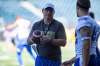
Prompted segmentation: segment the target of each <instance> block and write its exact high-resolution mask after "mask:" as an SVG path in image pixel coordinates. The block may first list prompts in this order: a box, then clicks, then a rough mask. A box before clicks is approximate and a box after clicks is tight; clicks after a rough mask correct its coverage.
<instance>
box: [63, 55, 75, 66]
mask: <svg viewBox="0 0 100 66" xmlns="http://www.w3.org/2000/svg"><path fill="white" fill-rule="evenodd" d="M75 59H76V57H73V58H72V59H70V60H68V61H65V62H63V63H62V64H61V66H67V65H70V66H72V64H73V63H74V62H75Z"/></svg>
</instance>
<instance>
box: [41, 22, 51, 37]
mask: <svg viewBox="0 0 100 66" xmlns="http://www.w3.org/2000/svg"><path fill="white" fill-rule="evenodd" d="M41 27H42V30H43V33H44V35H47V33H48V31H49V28H50V24H44V23H42V25H41Z"/></svg>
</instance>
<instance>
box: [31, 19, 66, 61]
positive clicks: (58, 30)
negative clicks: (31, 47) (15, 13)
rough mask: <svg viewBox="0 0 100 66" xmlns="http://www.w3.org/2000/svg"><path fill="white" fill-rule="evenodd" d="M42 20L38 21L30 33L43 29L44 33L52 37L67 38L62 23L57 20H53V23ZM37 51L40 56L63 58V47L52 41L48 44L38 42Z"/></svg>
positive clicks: (52, 58)
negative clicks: (47, 23)
mask: <svg viewBox="0 0 100 66" xmlns="http://www.w3.org/2000/svg"><path fill="white" fill-rule="evenodd" d="M43 21H44V20H41V21H39V22H36V23H35V24H34V25H33V27H32V30H31V33H30V35H32V33H33V31H34V30H40V31H42V33H43V35H46V36H49V37H51V38H52V39H66V35H65V29H64V26H63V25H62V23H60V22H58V21H57V20H53V21H52V22H51V24H49V25H46V24H44V22H43ZM37 51H38V55H39V56H43V57H46V58H48V59H51V60H61V49H60V46H55V45H53V44H52V43H50V42H49V43H48V44H45V45H43V44H41V43H40V44H37Z"/></svg>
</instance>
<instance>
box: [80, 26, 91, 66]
mask: <svg viewBox="0 0 100 66" xmlns="http://www.w3.org/2000/svg"><path fill="white" fill-rule="evenodd" d="M80 34H81V41H82V43H83V49H82V54H83V55H82V56H83V64H82V66H88V63H89V59H90V55H89V51H90V45H91V36H92V30H91V28H89V27H83V28H81V29H80Z"/></svg>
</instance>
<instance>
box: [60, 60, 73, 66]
mask: <svg viewBox="0 0 100 66" xmlns="http://www.w3.org/2000/svg"><path fill="white" fill-rule="evenodd" d="M61 66H72V63H71V62H70V61H65V62H63V63H62V64H61Z"/></svg>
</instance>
